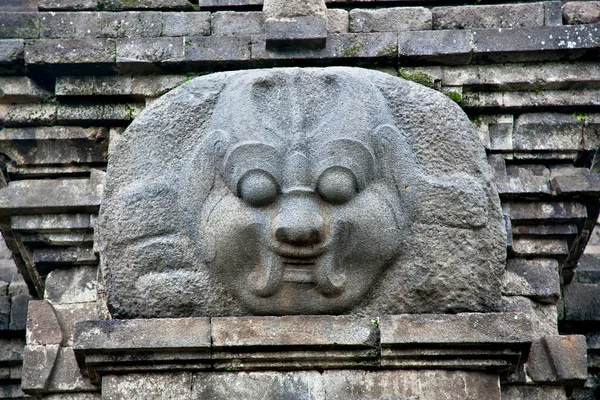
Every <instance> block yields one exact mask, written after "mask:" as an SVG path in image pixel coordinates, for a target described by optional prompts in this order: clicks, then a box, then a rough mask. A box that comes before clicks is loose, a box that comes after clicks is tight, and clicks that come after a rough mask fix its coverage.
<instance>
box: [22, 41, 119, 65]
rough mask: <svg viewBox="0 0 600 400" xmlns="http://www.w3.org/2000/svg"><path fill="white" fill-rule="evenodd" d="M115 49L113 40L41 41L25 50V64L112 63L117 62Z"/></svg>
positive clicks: (35, 42) (33, 43)
mask: <svg viewBox="0 0 600 400" xmlns="http://www.w3.org/2000/svg"><path fill="white" fill-rule="evenodd" d="M115 49H116V43H115V41H114V40H111V39H68V40H67V39H40V40H36V41H34V42H32V43H31V44H30V45H29V46H27V48H26V49H25V63H26V64H80V63H112V62H115V60H116V54H115Z"/></svg>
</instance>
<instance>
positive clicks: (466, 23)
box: [431, 3, 544, 29]
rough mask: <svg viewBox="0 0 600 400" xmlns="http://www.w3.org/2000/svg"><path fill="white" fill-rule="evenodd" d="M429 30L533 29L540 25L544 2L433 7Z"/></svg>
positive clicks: (542, 19)
mask: <svg viewBox="0 0 600 400" xmlns="http://www.w3.org/2000/svg"><path fill="white" fill-rule="evenodd" d="M431 13H432V15H433V29H488V28H533V27H537V26H543V25H544V3H534V4H502V5H493V6H489V5H484V6H481V5H477V6H457V7H434V8H433V9H432V10H431Z"/></svg>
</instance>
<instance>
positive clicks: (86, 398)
mask: <svg viewBox="0 0 600 400" xmlns="http://www.w3.org/2000/svg"><path fill="white" fill-rule="evenodd" d="M101 398H102V396H101V395H100V393H86V392H76V393H65V394H50V395H46V396H44V400H100V399H101Z"/></svg>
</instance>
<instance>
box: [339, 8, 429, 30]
mask: <svg viewBox="0 0 600 400" xmlns="http://www.w3.org/2000/svg"><path fill="white" fill-rule="evenodd" d="M349 17H350V23H349V31H350V32H355V33H369V32H396V31H424V30H428V29H431V11H430V10H429V9H427V8H425V7H395V8H382V9H374V10H370V9H353V10H351V11H350V14H349Z"/></svg>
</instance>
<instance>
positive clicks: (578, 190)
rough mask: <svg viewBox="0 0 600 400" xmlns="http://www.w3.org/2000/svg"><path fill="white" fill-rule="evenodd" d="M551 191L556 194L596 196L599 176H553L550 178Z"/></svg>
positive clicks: (599, 190) (599, 180) (599, 191)
mask: <svg viewBox="0 0 600 400" xmlns="http://www.w3.org/2000/svg"><path fill="white" fill-rule="evenodd" d="M552 189H553V190H555V191H556V193H557V194H578V195H591V196H594V195H598V194H600V175H596V174H594V175H587V176H577V175H575V176H573V175H571V176H569V175H562V176H555V177H554V178H552Z"/></svg>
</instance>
